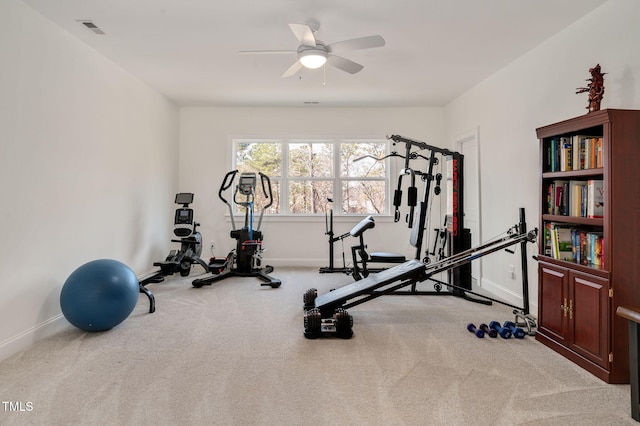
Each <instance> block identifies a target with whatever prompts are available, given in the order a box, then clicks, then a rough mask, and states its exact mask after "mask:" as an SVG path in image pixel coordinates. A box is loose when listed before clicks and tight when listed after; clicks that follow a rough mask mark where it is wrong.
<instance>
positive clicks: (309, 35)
mask: <svg viewBox="0 0 640 426" xmlns="http://www.w3.org/2000/svg"><path fill="white" fill-rule="evenodd" d="M289 28H291V31H293V34H294V35H295V36H296V38H297V39H298V40H299V41H300V43H302V44H304V45H305V46H315V45H316V38H315V37H314V36H313V31H312V30H311V28H310V27H309V26H308V25H304V24H289Z"/></svg>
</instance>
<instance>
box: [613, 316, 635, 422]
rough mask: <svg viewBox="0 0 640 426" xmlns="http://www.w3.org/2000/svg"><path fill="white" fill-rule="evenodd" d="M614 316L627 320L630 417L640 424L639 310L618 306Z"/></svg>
mask: <svg viewBox="0 0 640 426" xmlns="http://www.w3.org/2000/svg"><path fill="white" fill-rule="evenodd" d="M616 314H617V315H618V316H619V317H622V318H624V319H627V320H629V382H630V383H631V417H632V418H633V419H634V420H635V421H637V422H640V371H639V368H638V353H640V328H639V327H638V323H640V308H631V307H627V306H618V309H617V310H616Z"/></svg>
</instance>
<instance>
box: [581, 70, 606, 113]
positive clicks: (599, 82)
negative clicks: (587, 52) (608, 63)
mask: <svg viewBox="0 0 640 426" xmlns="http://www.w3.org/2000/svg"><path fill="white" fill-rule="evenodd" d="M589 72H590V73H591V78H589V79H587V81H590V82H591V83H589V85H588V86H587V87H578V88H577V89H576V90H577V91H576V94H578V93H584V92H589V106H587V109H588V110H589V112H594V111H599V110H600V102H601V101H602V98H603V96H604V75H605V74H606V72H605V73H602V72H600V64H598V65H596V66H595V67H593V68H591V69H589Z"/></svg>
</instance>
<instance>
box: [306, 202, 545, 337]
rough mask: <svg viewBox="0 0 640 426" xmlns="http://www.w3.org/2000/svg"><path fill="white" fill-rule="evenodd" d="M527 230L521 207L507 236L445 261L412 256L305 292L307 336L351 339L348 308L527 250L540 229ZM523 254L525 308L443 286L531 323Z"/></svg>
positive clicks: (350, 319)
mask: <svg viewBox="0 0 640 426" xmlns="http://www.w3.org/2000/svg"><path fill="white" fill-rule="evenodd" d="M526 229H527V226H526V223H525V218H524V209H520V222H519V223H518V224H517V225H514V226H513V227H511V228H509V230H508V231H507V232H506V235H505V236H503V237H501V238H498V239H495V240H492V241H489V242H487V243H484V244H481V245H479V246H477V247H473V248H470V249H468V250H464V251H462V252H460V253H457V254H454V255H452V256H449V257H447V258H445V259H443V260H441V261H438V262H434V263H424V262H421V261H419V260H417V259H412V260H409V261H407V262H405V263H401V264H399V265H397V266H394V267H392V268H389V269H386V270H384V271H381V272H379V273H377V274H372V275H370V276H369V277H367V278H365V279H363V280H360V281H357V282H355V283H353V284H349V285H346V286H344V287H341V288H338V289H335V290H333V291H330V292H329V293H326V294H324V295H321V296H318V292H317V290H316V289H315V288H311V289H309V290H307V291H306V293H304V295H303V302H304V336H305V337H306V338H309V339H314V338H317V337H322V336H331V335H334V336H336V337H340V338H344V339H349V338H351V336H352V335H353V331H352V327H353V317H351V315H350V314H349V313H348V312H347V309H348V308H351V307H354V306H357V305H360V304H362V303H365V302H368V301H369V300H372V299H375V298H377V297H380V296H384V295H387V294H394V292H396V291H397V290H398V289H400V288H403V287H407V286H414V285H415V284H416V283H419V282H423V281H426V280H434V278H433V276H434V275H436V274H438V273H440V272H444V271H451V270H453V269H455V268H459V267H460V266H462V265H466V264H469V263H470V262H471V261H473V260H475V259H478V258H480V257H483V256H486V255H488V254H491V253H495V252H497V251H499V250H504V249H506V248H507V247H510V246H512V245H515V244H520V246H521V251H522V253H526V244H527V242H532V243H534V242H535V241H536V238H537V235H538V230H537V229H534V230H533V231H527V230H526ZM522 257H523V259H522V260H523V264H522V271H523V298H524V304H525V306H524V307H518V306H514V305H511V304H509V303H506V302H503V301H500V300H497V299H494V298H491V297H488V296H484V295H481V294H478V293H474V292H472V291H470V290H468V289H466V288H462V287H460V286H457V285H455V284H451V283H447V282H444V281H438V282H439V283H440V284H441V285H443V286H447V287H451V288H453V289H457V290H459V291H461V292H468V293H471V294H474V295H476V296H478V297H482V298H483V299H486V300H488V301H489V302H496V303H500V304H503V305H506V306H509V307H512V308H514V314H515V315H516V318H522V319H524V320H525V321H527V322H528V323H531V322H532V321H533V319H532V318H531V317H530V315H529V301H528V300H529V295H528V283H527V280H526V274H527V269H526V255H524V254H523V256H522Z"/></svg>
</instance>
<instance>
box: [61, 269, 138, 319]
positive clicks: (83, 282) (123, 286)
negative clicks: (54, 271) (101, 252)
mask: <svg viewBox="0 0 640 426" xmlns="http://www.w3.org/2000/svg"><path fill="white" fill-rule="evenodd" d="M139 292H140V286H139V284H138V278H137V277H136V274H135V273H134V272H133V271H132V270H131V268H129V267H128V266H127V265H125V264H124V263H122V262H118V261H117V260H111V259H99V260H94V261H91V262H89V263H85V264H84V265H82V266H80V267H79V268H78V269H76V270H75V271H73V273H71V275H69V278H67V280H66V281H65V283H64V285H63V286H62V291H61V293H60V307H61V308H62V313H63V315H64V317H65V318H66V319H67V320H68V321H69V322H70V323H71V324H73V325H74V326H76V327H78V328H79V329H82V330H85V331H104V330H109V329H110V328H113V327H115V326H116V325H118V324H120V323H121V322H122V321H124V320H125V319H126V318H127V317H128V316H129V315H130V314H131V312H133V309H134V308H135V306H136V303H137V302H138V294H139Z"/></svg>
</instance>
